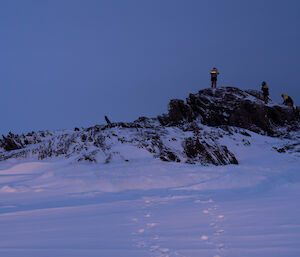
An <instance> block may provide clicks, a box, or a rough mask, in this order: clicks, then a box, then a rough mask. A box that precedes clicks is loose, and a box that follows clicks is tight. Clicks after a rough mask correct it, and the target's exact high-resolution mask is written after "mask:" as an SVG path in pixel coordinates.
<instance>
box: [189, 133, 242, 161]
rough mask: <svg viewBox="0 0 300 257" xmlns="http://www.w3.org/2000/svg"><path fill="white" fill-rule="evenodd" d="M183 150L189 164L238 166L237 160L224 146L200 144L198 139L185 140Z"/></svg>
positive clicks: (204, 142)
mask: <svg viewBox="0 0 300 257" xmlns="http://www.w3.org/2000/svg"><path fill="white" fill-rule="evenodd" d="M184 149H185V153H186V155H187V157H188V158H189V160H188V162H190V163H194V162H200V163H211V164H214V165H226V164H238V161H237V159H236V158H235V156H234V155H233V154H232V153H231V152H230V151H229V150H228V149H227V147H226V146H220V145H217V144H215V145H209V144H208V143H207V142H206V141H204V140H202V141H201V142H200V140H199V138H192V137H189V138H187V139H186V140H185V142H184Z"/></svg>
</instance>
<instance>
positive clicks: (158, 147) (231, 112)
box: [0, 87, 299, 165]
mask: <svg viewBox="0 0 300 257" xmlns="http://www.w3.org/2000/svg"><path fill="white" fill-rule="evenodd" d="M261 99H262V95H261V93H260V92H258V91H255V90H248V91H243V90H240V89H238V88H233V87H226V88H217V89H204V90H200V91H199V93H197V94H190V95H189V97H188V98H187V99H186V102H184V101H183V100H178V99H174V100H171V101H170V104H169V111H168V114H164V115H162V116H159V117H158V118H151V119H150V118H146V117H140V118H139V119H137V120H136V121H134V122H118V123H112V122H108V124H107V125H96V126H94V127H90V128H86V129H84V128H80V129H79V128H74V129H73V130H64V131H54V132H49V131H39V132H31V133H28V134H27V135H24V134H22V135H14V134H12V133H9V134H8V135H7V136H3V138H2V139H0V161H2V160H6V159H9V158H34V159H39V160H42V159H47V158H56V157H64V158H66V159H70V161H71V162H74V161H76V162H77V161H78V162H81V161H86V162H100V163H104V164H107V163H110V162H112V161H114V160H118V161H126V162H129V161H130V158H129V157H128V153H134V154H137V155H139V153H140V152H141V153H142V154H143V155H146V156H148V155H150V156H151V155H152V156H153V157H154V158H157V159H160V160H162V161H168V162H185V163H189V164H193V163H200V164H203V165H207V164H213V165H226V164H238V160H237V159H236V157H235V155H234V154H233V153H232V152H231V150H230V147H231V145H227V146H226V145H224V143H223V144H222V143H221V142H227V141H222V138H223V137H224V136H226V137H227V139H228V138H229V139H230V137H234V134H236V133H239V135H242V136H243V137H250V136H251V135H250V134H249V133H248V132H247V131H246V130H245V129H247V130H251V131H253V132H257V133H260V134H266V135H270V136H277V135H285V136H288V132H289V131H293V130H295V131H296V130H298V129H299V109H297V110H296V111H294V110H292V109H291V108H289V107H285V106H281V105H274V104H270V105H265V104H264V102H263V101H262V100H261ZM206 125H207V126H211V128H208V127H207V126H206ZM297 133H298V132H297ZM230 140H231V139H230ZM232 140H234V139H232ZM234 144H235V143H234ZM242 144H244V145H245V146H247V145H250V142H249V141H248V140H247V139H243V141H242ZM298 145H299V144H298ZM298 145H296V144H294V143H292V144H291V145H288V146H286V147H281V148H280V149H279V151H281V152H285V151H290V150H293V151H296V150H297V149H299V148H298ZM128 149H130V150H128ZM297 151H298V150H297ZM145 152H146V154H145ZM133 158H134V157H133Z"/></svg>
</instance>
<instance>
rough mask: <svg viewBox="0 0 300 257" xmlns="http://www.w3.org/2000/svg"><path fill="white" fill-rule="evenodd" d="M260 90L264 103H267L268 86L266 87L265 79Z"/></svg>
mask: <svg viewBox="0 0 300 257" xmlns="http://www.w3.org/2000/svg"><path fill="white" fill-rule="evenodd" d="M261 90H262V91H263V96H264V101H265V104H267V103H268V101H269V87H268V85H267V83H266V81H263V82H262V83H261Z"/></svg>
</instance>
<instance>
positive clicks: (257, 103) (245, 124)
mask: <svg viewBox="0 0 300 257" xmlns="http://www.w3.org/2000/svg"><path fill="white" fill-rule="evenodd" d="M197 119H198V120H200V121H201V122H202V123H203V124H205V125H208V126H222V125H227V126H235V127H240V128H244V129H248V130H251V131H254V132H256V133H260V134H267V135H270V136H273V135H276V134H278V133H280V128H283V127H284V128H286V129H287V130H297V129H299V120H300V117H299V109H297V108H296V109H295V111H293V110H292V109H291V108H288V107H286V106H279V105H278V106H268V105H265V104H264V102H263V101H262V100H261V93H260V92H259V91H255V90H250V91H249V90H248V91H243V90H241V89H238V88H234V87H224V88H217V89H204V90H200V91H199V93H198V94H190V95H189V97H188V98H187V99H186V103H184V101H183V100H178V99H175V100H171V101H170V104H169V112H168V114H164V115H161V116H159V117H158V120H159V121H160V123H161V124H162V125H169V126H172V125H179V124H182V123H184V122H191V121H194V120H197Z"/></svg>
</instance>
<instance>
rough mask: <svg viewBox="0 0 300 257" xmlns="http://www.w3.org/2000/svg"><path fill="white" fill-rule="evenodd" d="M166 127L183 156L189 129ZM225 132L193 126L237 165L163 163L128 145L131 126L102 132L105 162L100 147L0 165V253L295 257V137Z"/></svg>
mask: <svg viewBox="0 0 300 257" xmlns="http://www.w3.org/2000/svg"><path fill="white" fill-rule="evenodd" d="M199 126H202V125H199ZM166 130H167V132H168V133H166V134H167V137H166V138H167V139H168V140H165V141H164V145H165V146H166V147H168V148H169V149H173V152H175V153H176V154H177V155H178V156H179V158H181V159H182V160H185V159H184V158H186V156H184V155H183V154H182V153H183V151H182V149H181V147H182V144H181V140H180V138H182V140H183V138H185V137H186V136H188V135H185V134H184V133H187V134H188V133H192V132H190V131H186V132H182V130H178V129H176V128H167V129H166ZM234 130H235V128H232V131H231V132H230V133H229V132H225V131H223V132H222V130H221V129H218V128H209V127H205V126H202V130H201V131H202V135H203V136H206V138H207V140H209V135H216V134H217V135H218V137H217V139H215V137H214V136H212V138H213V140H214V142H215V140H217V143H218V144H220V145H226V146H228V147H229V149H230V150H231V151H232V152H233V154H234V155H235V156H236V158H237V159H238V161H239V165H227V166H218V167H216V166H214V165H205V166H203V165H201V163H199V162H198V163H195V164H188V163H185V162H184V161H181V162H163V161H161V160H160V159H158V158H153V157H154V156H153V153H151V152H150V151H149V150H147V149H145V148H147V147H145V148H140V147H138V146H139V144H140V141H135V142H133V143H132V142H131V143H128V141H129V139H130V138H131V139H132V138H135V135H136V133H137V132H136V131H133V130H131V129H130V128H129V129H120V128H112V129H111V130H109V131H110V132H109V133H110V135H112V133H114V134H115V135H117V136H111V137H110V139H109V140H111V142H113V143H111V144H109V143H108V141H107V142H106V144H105V145H109V146H110V149H109V153H110V154H111V153H116V154H113V155H111V159H110V161H109V163H107V164H105V162H106V160H107V155H101V154H103V153H102V152H98V153H97V154H98V155H97V156H96V158H97V160H98V161H97V163H93V162H92V163H90V162H79V163H78V162H77V160H78V158H80V157H82V152H80V155H76V152H74V153H73V154H71V155H70V157H69V158H66V155H68V154H70V152H67V153H64V154H63V155H58V156H57V157H48V158H45V159H43V160H39V161H38V160H37V158H36V156H35V155H28V156H27V157H26V158H25V159H24V158H23V157H22V158H8V159H7V160H6V161H2V162H0V228H1V230H0V239H1V240H0V242H1V244H0V256H5V257H50V256H51V257H53V256H59V257H69V256H72V257H74V256H75V257H77V256H78V257H96V256H97V257H99V256H103V257H111V256H113V257H117V256H122V257H134V256H137V257H143V256H157V257H158V256H164V257H167V256H169V257H171V256H179V257H183V256H186V257H194V256H197V257H199V256H201V257H202V256H203V257H206V256H207V257H225V256H227V257H238V256H239V257H240V256H243V257H253V256H255V257H267V256H272V257H298V256H300V246H299V242H300V218H299V217H300V204H299V197H300V168H299V167H300V161H299V160H300V159H299V152H297V149H298V148H297V145H299V143H297V142H299V133H298V132H294V133H293V134H291V135H290V136H291V138H290V139H284V138H271V137H266V136H262V135H258V134H255V133H253V132H250V131H247V133H248V134H249V135H250V136H246V135H245V133H244V132H245V131H244V130H243V133H244V134H241V133H240V132H239V131H238V130H237V132H234ZM55 133H61V132H55ZM73 133H81V132H80V131H79V132H72V133H71V132H68V133H66V132H63V133H61V135H63V134H68V135H73ZM122 133H123V134H122ZM182 133H183V134H182ZM220 133H221V136H220ZM180 135H181V136H180ZM175 136H176V138H177V139H178V138H179V139H178V140H176V141H174V140H172V139H171V138H173V137H175ZM122 137H123V138H124V140H125V141H126V142H125V143H124V142H123V143H120V138H122ZM118 138H119V140H118ZM169 139H171V140H169ZM85 142H89V141H88V140H87V141H85ZM85 142H84V143H85ZM212 143H213V142H212ZM75 144H76V143H74V145H75ZM295 144H296V146H295V147H294V148H293V149H291V147H290V148H289V147H287V146H291V145H295ZM78 145H79V146H80V147H82V145H84V144H79V142H78ZM29 147H30V146H29ZM70 149H73V148H70ZM176 149H177V150H176ZM276 149H286V150H285V152H283V153H279V152H278V151H277V150H276ZM18 151H19V152H20V151H23V150H22V149H21V150H17V152H18ZM87 151H88V152H87V154H88V153H90V151H93V149H92V145H91V146H90V147H89V148H87ZM30 153H31V154H32V152H30ZM99 160H100V161H99ZM126 160H128V161H126Z"/></svg>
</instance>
